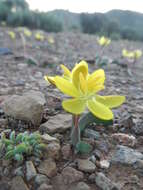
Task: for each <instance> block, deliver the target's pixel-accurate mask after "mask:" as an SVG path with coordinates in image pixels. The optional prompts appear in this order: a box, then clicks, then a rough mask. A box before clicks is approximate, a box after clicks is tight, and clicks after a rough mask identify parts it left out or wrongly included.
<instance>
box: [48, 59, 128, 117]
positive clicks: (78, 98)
mask: <svg viewBox="0 0 143 190" xmlns="http://www.w3.org/2000/svg"><path fill="white" fill-rule="evenodd" d="M64 70H65V71H64V75H63V77H62V76H55V77H53V79H54V83H55V85H56V87H57V88H58V89H59V90H60V91H61V92H63V93H64V94H66V95H69V96H71V97H73V98H72V99H68V100H64V101H63V102H62V106H63V108H64V109H65V110H66V111H68V112H70V113H73V114H76V115H78V114H81V113H82V112H84V111H85V109H86V107H87V108H88V109H89V110H90V112H92V113H93V114H94V115H95V116H97V117H98V118H101V119H104V120H110V119H113V113H112V111H111V110H110V108H115V107H118V106H120V105H121V104H122V103H123V102H124V101H125V97H124V96H100V95H98V94H97V93H98V92H99V91H101V90H103V89H104V81H105V73H104V70H103V69H98V70H96V71H94V72H93V73H92V74H89V73H88V64H87V63H86V62H85V61H81V62H80V63H79V64H76V65H75V67H74V68H73V70H72V72H70V71H69V70H67V69H65V68H64ZM65 75H66V76H68V78H65ZM46 80H47V78H46Z"/></svg>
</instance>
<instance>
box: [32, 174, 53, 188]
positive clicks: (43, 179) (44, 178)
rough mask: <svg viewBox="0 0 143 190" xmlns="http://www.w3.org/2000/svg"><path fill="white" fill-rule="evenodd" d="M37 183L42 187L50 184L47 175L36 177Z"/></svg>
mask: <svg viewBox="0 0 143 190" xmlns="http://www.w3.org/2000/svg"><path fill="white" fill-rule="evenodd" d="M34 181H35V183H36V185H37V186H39V185H41V184H43V183H44V184H49V178H48V177H47V176H46V175H43V174H37V175H36V177H35V180H34Z"/></svg>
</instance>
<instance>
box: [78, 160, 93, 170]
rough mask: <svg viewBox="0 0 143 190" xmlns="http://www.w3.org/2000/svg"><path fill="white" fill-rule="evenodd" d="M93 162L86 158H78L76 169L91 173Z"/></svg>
mask: <svg viewBox="0 0 143 190" xmlns="http://www.w3.org/2000/svg"><path fill="white" fill-rule="evenodd" d="M95 168H96V166H95V164H94V163H93V162H91V161H90V160H88V159H85V160H83V159H78V169H79V170H81V171H83V172H88V173H92V172H94V171H95Z"/></svg>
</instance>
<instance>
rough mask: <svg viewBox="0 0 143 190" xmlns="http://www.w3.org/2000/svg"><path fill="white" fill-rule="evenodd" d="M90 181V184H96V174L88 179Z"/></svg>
mask: <svg viewBox="0 0 143 190" xmlns="http://www.w3.org/2000/svg"><path fill="white" fill-rule="evenodd" d="M88 180H89V182H90V183H95V174H94V173H92V174H91V175H90V176H89V177H88Z"/></svg>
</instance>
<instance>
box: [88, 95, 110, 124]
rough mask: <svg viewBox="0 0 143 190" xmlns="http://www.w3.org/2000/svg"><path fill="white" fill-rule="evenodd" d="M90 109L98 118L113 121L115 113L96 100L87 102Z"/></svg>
mask: <svg viewBox="0 0 143 190" xmlns="http://www.w3.org/2000/svg"><path fill="white" fill-rule="evenodd" d="M87 106H88V109H89V110H90V111H91V112H92V113H93V114H94V115H95V116H96V117H98V118H100V119H103V120H111V119H113V113H112V111H111V110H110V109H109V108H108V107H106V106H104V105H103V104H101V103H100V102H97V101H96V100H95V99H92V100H88V102H87Z"/></svg>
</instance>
